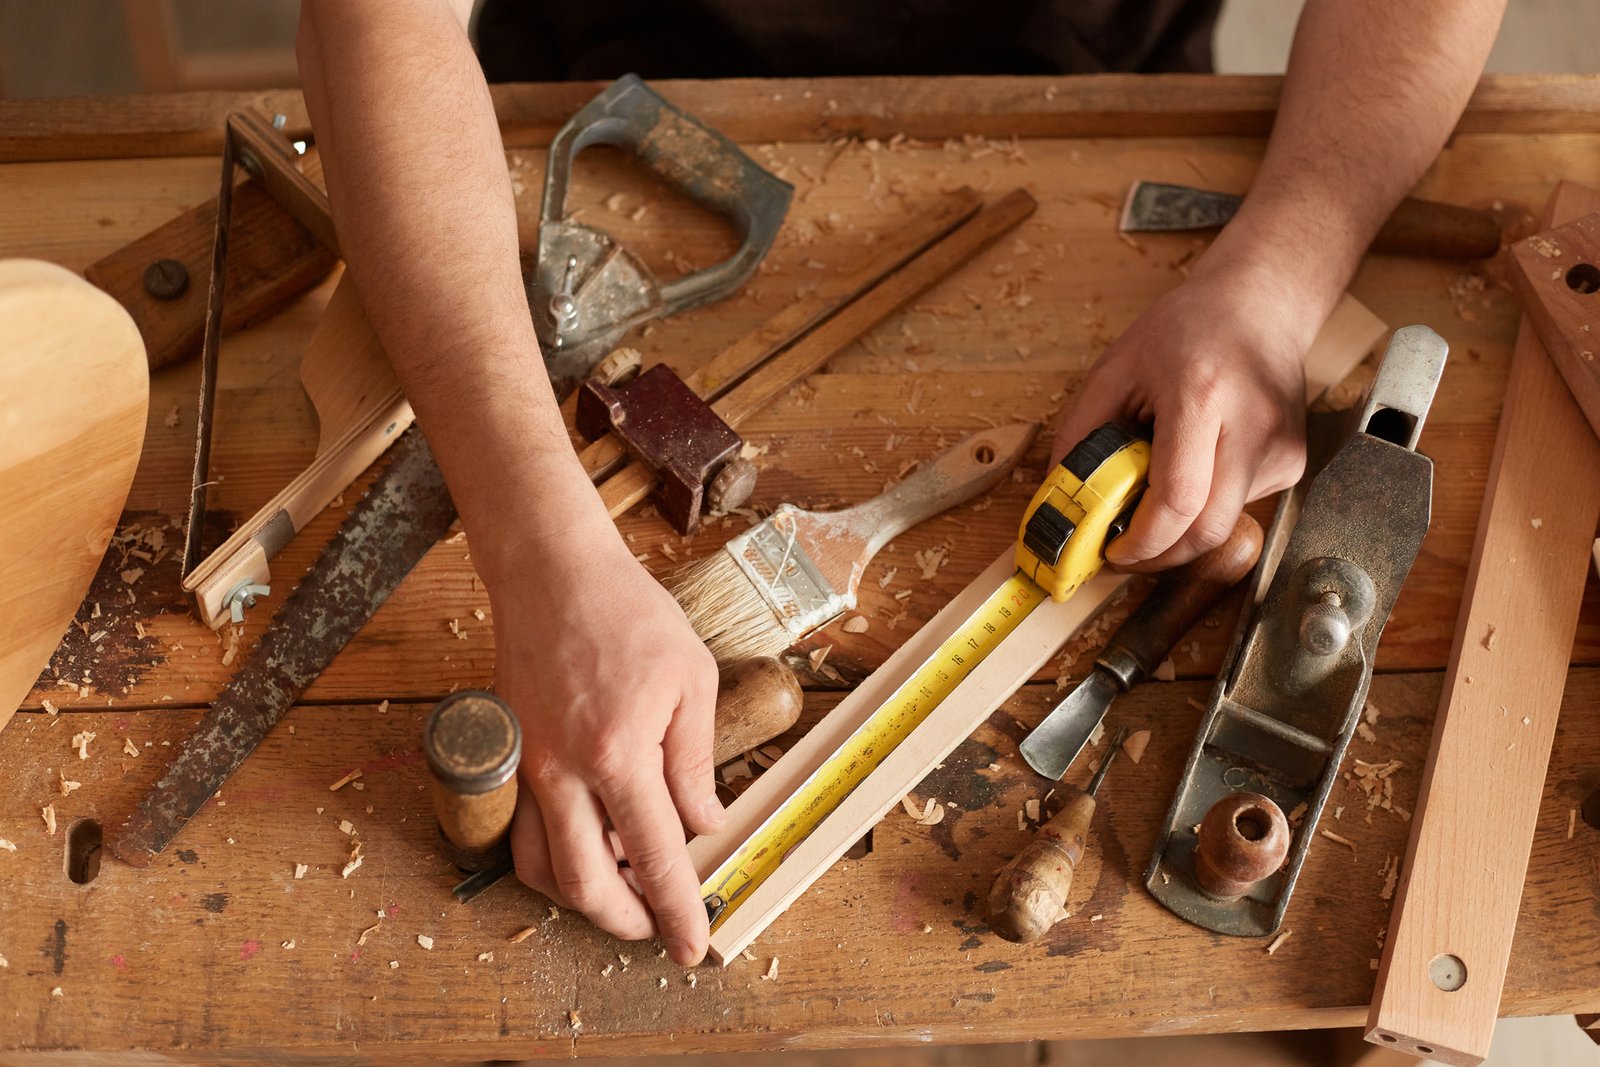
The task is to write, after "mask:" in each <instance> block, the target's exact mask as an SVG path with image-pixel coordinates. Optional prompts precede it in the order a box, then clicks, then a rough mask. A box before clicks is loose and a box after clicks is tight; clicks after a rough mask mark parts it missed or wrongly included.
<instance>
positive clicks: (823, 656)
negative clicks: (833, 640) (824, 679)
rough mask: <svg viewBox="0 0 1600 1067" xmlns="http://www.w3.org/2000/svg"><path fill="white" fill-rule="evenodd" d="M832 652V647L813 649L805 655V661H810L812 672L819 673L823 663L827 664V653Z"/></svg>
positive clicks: (825, 646)
mask: <svg viewBox="0 0 1600 1067" xmlns="http://www.w3.org/2000/svg"><path fill="white" fill-rule="evenodd" d="M832 651H833V646H832V645H824V646H823V647H821V648H814V649H812V650H811V651H810V652H809V653H807V655H806V659H807V660H809V661H810V663H811V669H812V670H814V671H820V670H821V669H822V665H823V663H825V662H827V659H828V653H829V652H832Z"/></svg>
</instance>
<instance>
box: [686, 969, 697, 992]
mask: <svg viewBox="0 0 1600 1067" xmlns="http://www.w3.org/2000/svg"><path fill="white" fill-rule="evenodd" d="M684 980H685V981H687V982H688V983H689V988H690V989H695V988H697V987H698V986H699V985H700V975H699V974H698V973H696V972H695V971H690V972H689V973H688V974H687V975H685V976H684Z"/></svg>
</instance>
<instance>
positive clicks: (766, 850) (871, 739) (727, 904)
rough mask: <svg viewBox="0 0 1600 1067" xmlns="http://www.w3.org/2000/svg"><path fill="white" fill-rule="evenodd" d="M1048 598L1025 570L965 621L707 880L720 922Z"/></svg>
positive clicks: (711, 909) (712, 907)
mask: <svg viewBox="0 0 1600 1067" xmlns="http://www.w3.org/2000/svg"><path fill="white" fill-rule="evenodd" d="M1046 600H1048V596H1047V594H1046V593H1045V591H1044V590H1043V589H1040V588H1039V587H1038V586H1037V585H1035V584H1034V583H1033V582H1032V581H1031V580H1030V579H1029V578H1027V577H1026V576H1025V575H1023V574H1021V573H1020V572H1013V574H1012V575H1011V577H1009V578H1008V579H1007V580H1005V581H1004V582H1002V583H1001V584H1000V586H999V587H998V588H997V589H995V590H994V592H993V593H991V594H990V595H989V596H988V597H986V598H985V599H984V601H983V603H982V604H980V605H979V606H978V607H977V609H976V610H975V611H973V612H972V613H971V614H970V615H968V616H967V617H966V618H964V619H962V620H961V622H960V623H959V625H957V626H956V627H955V629H954V630H953V631H952V632H951V633H950V634H949V636H947V637H945V638H944V639H943V640H942V641H940V642H939V644H938V646H937V647H936V648H935V649H934V651H933V652H932V653H930V654H929V655H928V656H927V658H925V659H924V660H923V662H922V663H920V664H919V665H918V666H917V667H916V668H915V669H914V670H912V671H911V672H910V674H909V675H908V676H907V677H905V678H904V679H903V680H902V681H901V682H900V683H899V684H898V685H897V686H896V687H895V689H894V691H893V692H892V693H891V694H890V695H889V697H888V699H886V700H885V701H883V702H882V703H881V704H879V705H878V706H877V707H876V708H874V709H873V710H872V712H871V713H870V714H869V715H868V716H867V718H866V720H865V721H863V722H862V723H861V724H860V725H859V726H857V727H856V728H855V729H854V730H853V731H852V732H851V733H850V735H849V736H848V737H847V738H846V739H845V740H844V742H843V743H842V744H840V745H839V746H838V747H837V748H836V749H835V750H834V751H833V752H832V753H831V754H830V755H829V756H828V757H827V758H826V759H825V760H823V761H822V763H821V764H820V765H818V766H817V767H816V768H815V769H814V770H812V771H811V772H810V773H809V774H808V775H806V777H805V779H804V781H803V782H802V783H801V784H800V785H799V787H798V788H797V789H796V790H795V791H794V792H793V793H792V794H791V795H790V796H789V797H788V798H787V799H785V800H784V801H782V802H781V803H780V804H779V805H778V806H777V807H776V808H775V809H774V810H773V811H772V812H771V814H769V815H768V816H767V818H766V819H764V820H763V821H762V823H761V824H760V826H759V827H757V829H756V830H755V831H754V832H753V833H752V834H750V835H749V836H748V837H747V838H746V839H745V840H744V841H743V842H742V843H741V844H740V845H739V846H738V847H737V848H735V849H734V851H733V853H732V854H731V855H730V856H729V857H728V858H727V859H726V860H725V861H724V862H723V863H721V864H720V865H719V866H718V867H717V869H716V870H715V871H714V872H712V874H711V875H710V876H709V877H708V878H706V879H705V881H704V882H703V883H702V886H701V890H702V896H703V897H704V898H705V899H706V901H707V908H708V912H709V913H710V914H711V915H712V921H713V924H714V925H715V924H718V923H720V922H721V921H722V920H724V919H725V918H726V917H727V915H728V914H730V913H731V911H732V910H733V909H735V908H737V907H738V904H739V899H740V897H741V896H743V895H744V894H745V893H746V892H748V891H750V890H752V889H754V888H755V887H756V886H759V885H760V884H761V882H763V881H764V880H765V879H766V878H768V877H770V876H771V874H772V873H773V872H774V871H775V870H776V869H777V867H778V866H779V864H780V863H782V861H783V858H784V857H785V856H786V855H787V854H788V853H789V852H790V851H791V850H793V849H794V848H795V847H797V846H798V845H799V844H800V843H801V842H802V841H804V840H805V839H806V837H807V836H809V835H810V834H811V833H812V832H813V831H814V830H815V828H816V827H817V826H818V825H820V823H821V822H822V821H823V820H824V819H826V818H827V816H828V813H829V812H831V811H832V810H833V809H834V808H836V807H837V806H838V805H839V804H840V803H842V802H843V801H844V799H845V798H847V797H848V796H849V795H850V794H851V793H853V792H854V791H855V789H856V788H857V787H859V786H860V784H861V783H862V782H863V781H865V780H866V779H867V778H868V777H869V776H870V775H871V774H872V772H873V770H874V768H875V767H876V766H878V765H879V764H880V763H881V762H882V761H883V760H884V759H885V758H886V757H887V756H888V755H889V754H890V753H892V752H894V751H895V750H896V749H897V748H898V747H899V745H900V744H901V743H902V742H904V741H905V740H906V739H907V738H908V737H910V736H911V735H912V733H914V732H915V730H916V729H917V727H918V726H919V725H920V724H921V723H922V722H923V721H924V720H925V719H926V718H927V716H928V715H930V714H931V713H932V712H933V711H934V710H935V709H936V708H938V707H939V705H940V704H941V703H943V701H944V700H945V699H946V698H947V697H948V696H949V695H950V693H951V692H952V691H953V690H954V689H955V688H956V687H958V686H959V685H960V684H961V682H962V681H963V680H964V679H965V678H966V677H967V676H968V675H969V674H970V673H971V672H972V670H974V669H975V668H976V667H977V666H978V665H979V664H981V663H982V662H983V660H984V659H986V658H987V657H988V655H989V654H990V653H992V652H993V651H994V650H995V649H996V648H998V647H999V646H1000V644H1001V643H1002V642H1003V641H1004V640H1005V639H1006V637H1007V636H1008V635H1009V634H1011V633H1012V632H1014V630H1015V629H1016V627H1017V626H1019V625H1020V624H1021V623H1022V621H1023V620H1024V619H1026V618H1027V617H1028V615H1029V614H1030V613H1031V612H1032V611H1033V610H1034V609H1035V608H1037V607H1039V606H1040V605H1041V604H1042V603H1044V602H1045V601H1046Z"/></svg>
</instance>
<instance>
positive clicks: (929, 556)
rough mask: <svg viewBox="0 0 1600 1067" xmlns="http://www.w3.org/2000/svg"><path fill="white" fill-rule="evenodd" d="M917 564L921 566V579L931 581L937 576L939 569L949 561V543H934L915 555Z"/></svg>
mask: <svg viewBox="0 0 1600 1067" xmlns="http://www.w3.org/2000/svg"><path fill="white" fill-rule="evenodd" d="M916 560H917V566H918V567H921V568H922V580H923V581H925V582H926V581H932V580H933V579H935V578H937V577H938V576H939V569H940V568H941V567H943V566H944V565H945V564H947V563H949V562H950V546H949V544H942V545H935V546H933V547H932V548H930V549H927V550H926V551H923V552H918V553H917V555H916Z"/></svg>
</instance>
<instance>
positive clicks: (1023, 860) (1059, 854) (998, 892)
mask: <svg viewBox="0 0 1600 1067" xmlns="http://www.w3.org/2000/svg"><path fill="white" fill-rule="evenodd" d="M1065 788H1067V789H1068V790H1070V791H1071V793H1072V795H1071V797H1069V798H1068V800H1067V803H1066V804H1065V805H1064V806H1063V807H1062V809H1061V810H1060V811H1058V812H1056V814H1055V816H1054V817H1053V818H1051V819H1050V821H1049V822H1047V823H1045V824H1044V825H1043V826H1041V827H1039V832H1038V833H1037V834H1035V835H1034V836H1033V838H1032V839H1031V840H1030V841H1029V842H1028V843H1027V844H1026V845H1024V846H1022V851H1021V852H1019V853H1017V856H1016V858H1015V859H1013V860H1012V861H1011V862H1010V863H1008V864H1006V865H1005V867H1004V868H1003V869H1002V870H1001V871H1000V874H999V875H998V876H997V877H996V878H995V880H994V886H993V887H992V888H991V889H990V890H989V913H988V920H989V929H991V930H993V931H994V932H995V933H997V934H999V935H1000V936H1001V937H1003V938H1005V939H1006V940H1007V941H1013V942H1016V943H1017V944H1021V945H1025V944H1027V943H1028V942H1030V941H1037V940H1038V939H1039V938H1041V937H1043V936H1044V935H1045V933H1046V932H1047V931H1048V930H1049V929H1050V928H1051V927H1052V926H1054V925H1055V924H1056V922H1057V921H1059V920H1060V919H1061V918H1062V917H1063V914H1064V912H1065V910H1066V907H1067V898H1068V897H1069V896H1070V895H1071V893H1072V875H1073V872H1075V871H1076V870H1077V869H1078V864H1079V862H1081V861H1082V859H1083V850H1084V847H1085V844H1086V842H1087V841H1088V839H1089V822H1090V820H1091V819H1093V818H1094V807H1095V804H1094V797H1092V796H1090V795H1089V794H1088V793H1085V792H1084V791H1083V790H1081V789H1075V788H1073V787H1071V786H1067V787H1065Z"/></svg>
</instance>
